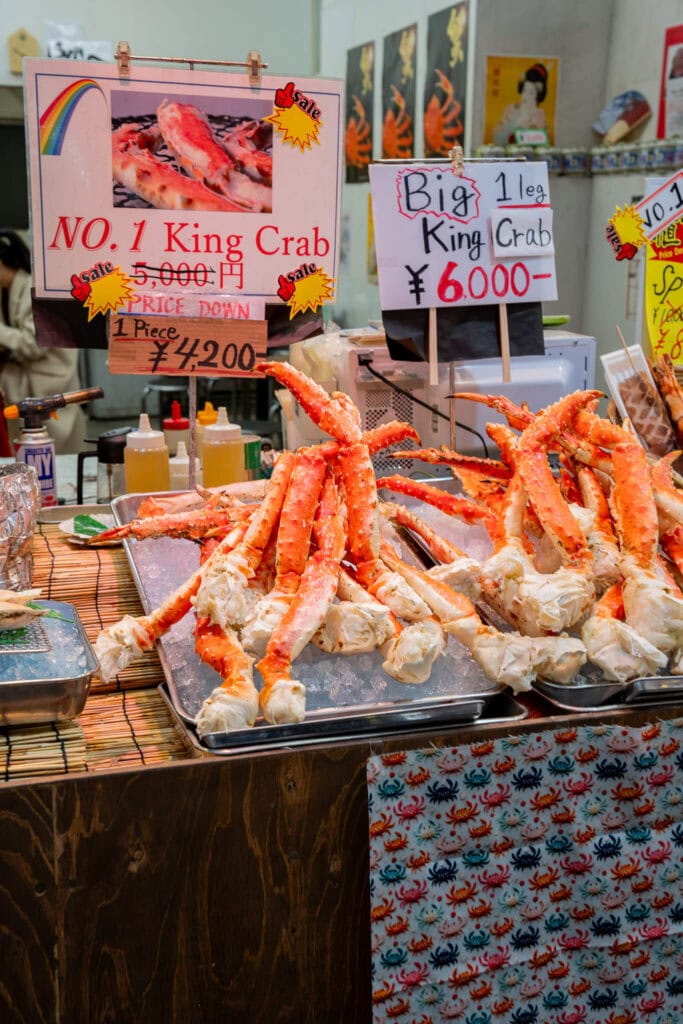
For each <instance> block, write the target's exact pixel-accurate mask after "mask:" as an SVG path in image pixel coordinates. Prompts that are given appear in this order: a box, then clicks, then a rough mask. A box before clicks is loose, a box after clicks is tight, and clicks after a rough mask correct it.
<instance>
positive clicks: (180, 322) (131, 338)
mask: <svg viewBox="0 0 683 1024" xmlns="http://www.w3.org/2000/svg"><path fill="white" fill-rule="evenodd" d="M267 337H268V325H267V322H266V321H265V320H207V319H195V318H192V317H190V318H174V317H166V316H164V317H159V316H128V315H124V316H112V317H111V319H110V321H109V360H108V366H109V372H110V373H133V374H145V376H150V375H153V374H163V375H164V376H183V377H258V376H259V374H257V373H254V367H255V366H256V364H257V363H258V362H259V360H261V359H263V358H264V357H265V355H266V349H267Z"/></svg>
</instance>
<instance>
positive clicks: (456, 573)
mask: <svg viewBox="0 0 683 1024" xmlns="http://www.w3.org/2000/svg"><path fill="white" fill-rule="evenodd" d="M480 574H481V565H480V564H479V562H477V561H476V559H474V558H468V557H467V556H463V557H462V558H456V559H455V561H453V562H445V563H444V564H443V565H433V566H432V567H431V569H428V570H427V575H428V576H431V578H432V579H433V580H439V581H440V582H441V583H447V584H448V586H449V587H452V588H453V590H457V591H458V593H460V594H464V595H465V597H469V599H470V601H477V600H478V599H479V595H480V593H481V584H480V582H479V576H480Z"/></svg>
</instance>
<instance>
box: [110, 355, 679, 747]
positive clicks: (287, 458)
mask: <svg viewBox="0 0 683 1024" xmlns="http://www.w3.org/2000/svg"><path fill="white" fill-rule="evenodd" d="M258 369H259V370H260V371H261V372H263V373H266V374H268V375H270V376H272V377H274V378H275V379H276V380H277V381H278V382H279V383H280V384H281V385H282V386H284V387H286V388H288V389H289V390H290V391H291V392H292V394H293V395H294V397H295V398H296V399H297V401H298V402H299V403H300V405H301V406H302V408H303V409H304V411H305V412H306V413H308V415H309V416H310V417H311V419H312V420H313V421H314V422H315V423H316V424H317V425H318V426H319V427H320V428H321V429H322V430H323V431H324V432H325V433H327V434H328V435H329V436H330V438H331V439H330V440H329V441H325V442H323V443H321V444H318V445H316V446H312V447H307V448H302V449H299V450H298V451H296V452H289V451H285V452H283V453H282V454H281V455H280V456H279V458H278V459H277V461H276V464H275V468H274V471H273V475H272V477H271V479H270V481H269V482H268V487H267V490H266V492H265V496H264V498H263V500H262V501H261V502H260V503H243V502H241V501H238V500H237V499H235V498H231V497H229V496H225V495H222V494H213V495H211V497H210V498H209V499H208V501H207V502H206V504H205V505H204V506H203V507H202V508H200V509H198V510H192V511H188V512H183V513H179V514H171V515H158V514H154V513H158V511H159V509H158V508H156V507H155V501H154V499H149V500H150V502H151V506H150V507H149V509H148V511H149V513H150V514H149V515H148V516H145V515H144V512H145V509H144V506H142V507H141V509H140V514H141V517H140V518H139V519H137V520H135V521H133V522H132V523H129V524H127V525H125V526H122V527H119V528H117V529H115V530H113V531H110V532H109V533H108V534H105V535H100V538H99V539H100V540H101V539H102V537H103V536H104V537H105V538H107V537H113V536H119V537H125V536H130V537H134V538H140V539H144V538H149V537H159V536H169V535H170V536H182V537H189V538H191V539H193V540H197V541H199V542H200V543H201V551H202V555H201V560H200V566H199V568H198V569H197V571H196V572H195V573H194V574H193V575H192V576H191V577H190V578H189V579H188V580H187V581H186V582H185V583H184V584H183V585H182V586H181V587H180V588H179V589H178V590H177V591H175V593H173V594H172V595H171V596H170V597H169V598H168V599H167V600H166V601H165V602H164V603H163V604H162V605H161V606H160V607H159V608H158V609H156V610H155V611H153V612H152V613H150V614H149V615H144V616H140V617H139V618H133V617H131V616H125V617H124V618H123V619H121V620H120V622H118V623H116V624H114V625H112V626H109V627H107V628H106V629H104V630H102V632H101V633H100V635H99V637H98V639H97V642H96V651H97V654H98V656H99V659H100V664H101V670H102V674H103V676H104V677H105V678H112V677H113V676H115V675H116V673H117V672H119V671H121V670H122V669H123V668H125V667H126V666H127V665H129V664H130V663H131V662H132V661H133V660H134V659H135V658H137V657H138V656H140V655H141V654H142V653H143V652H144V651H146V650H148V649H150V648H151V647H153V645H154V643H155V641H156V640H158V639H159V638H160V637H161V636H162V635H163V634H164V633H165V632H166V631H167V630H168V629H169V628H170V627H171V625H173V623H175V622H177V621H178V620H179V619H180V618H182V617H183V616H184V615H186V614H188V613H189V612H190V611H191V610H192V609H194V613H195V616H196V626H195V647H196V651H197V653H198V655H199V657H200V658H201V659H202V660H203V661H204V662H206V663H207V664H209V665H210V666H211V667H213V668H214V669H215V670H216V671H217V672H218V673H219V675H220V677H221V683H220V685H219V686H217V687H216V688H215V689H214V690H213V692H212V693H211V694H210V696H209V697H208V698H207V699H206V700H205V701H204V703H203V705H202V707H201V709H200V711H199V713H198V715H197V719H196V726H197V730H198V732H199V734H200V735H202V736H203V735H207V734H208V733H216V732H229V731H233V730H240V729H244V728H247V727H251V726H253V725H254V723H255V721H256V718H257V715H258V713H259V710H260V713H261V714H262V716H263V718H264V719H265V720H266V722H268V723H279V724H282V723H295V722H300V721H302V720H303V719H304V717H305V708H306V693H305V687H304V685H303V684H302V683H301V682H300V681H299V680H297V679H296V678H294V675H293V668H292V665H293V662H294V661H295V659H296V658H297V656H298V655H299V654H300V653H301V651H302V650H303V649H304V647H305V646H306V645H307V644H308V643H309V642H311V641H312V642H313V643H314V644H316V645H317V646H318V647H319V648H320V649H321V650H322V651H325V652H330V653H347V654H349V653H359V652H367V651H371V650H374V649H376V648H377V649H379V650H380V652H381V654H382V658H383V663H382V668H383V669H384V671H385V672H386V673H387V674H388V675H390V676H392V677H393V678H395V679H397V680H399V681H400V682H404V683H421V682H425V681H426V680H427V679H428V678H429V675H430V672H431V669H432V665H433V663H434V661H435V660H436V658H438V657H439V655H441V654H442V653H443V651H444V650H445V646H446V641H447V637H449V636H451V637H454V638H455V640H456V641H459V642H460V643H461V644H463V645H464V646H465V647H466V648H467V649H468V650H469V652H470V653H471V655H472V657H473V659H474V660H475V662H476V663H477V664H478V665H479V666H480V667H481V668H482V670H483V671H484V672H485V673H486V674H487V676H488V677H489V678H491V679H492V680H494V681H495V682H497V683H499V684H502V685H509V686H511V687H512V688H513V690H515V691H520V690H527V689H529V688H530V686H531V683H532V681H533V680H534V679H535V678H536V677H538V676H540V677H542V678H545V679H548V680H551V681H554V682H557V683H562V684H569V683H571V682H572V681H573V680H574V679H575V677H576V675H577V673H578V672H579V671H580V670H581V668H582V667H583V665H584V664H585V663H586V661H587V660H590V661H591V662H592V663H593V664H595V665H596V666H598V668H599V669H600V670H601V671H602V673H603V675H604V677H605V678H607V679H610V680H617V681H620V682H624V683H625V682H627V681H628V680H630V679H633V678H636V677H638V676H643V675H650V674H653V673H655V672H657V671H659V670H660V669H663V668H664V667H665V666H666V665H667V664H669V666H670V671H671V672H674V673H680V672H683V593H682V592H681V590H680V589H679V584H678V579H679V572H683V492H679V491H678V489H677V488H676V486H675V483H674V478H673V469H672V464H673V461H674V458H675V456H676V454H678V453H672V454H671V455H668V456H666V457H665V458H662V459H659V460H655V461H652V460H651V459H650V458H649V457H648V456H646V454H645V452H644V450H643V448H642V447H641V445H640V444H639V442H638V441H637V440H636V438H635V436H634V435H633V433H632V432H631V431H630V430H629V429H628V425H626V426H625V427H620V426H617V425H615V424H613V423H611V422H609V421H608V420H605V419H603V418H601V417H600V416H599V415H597V413H596V408H597V404H598V401H599V399H600V398H601V397H602V396H601V393H600V392H598V391H583V392H575V393H574V394H571V395H568V396H566V397H565V398H563V399H561V400H560V401H559V402H557V403H555V404H554V405H551V406H548V407H547V408H546V409H543V410H541V411H540V412H538V413H532V412H531V411H530V410H529V409H528V408H526V407H524V406H516V405H514V404H513V403H511V402H510V401H508V400H507V399H504V398H500V397H493V396H482V395H461V396H459V397H461V398H469V399H472V400H474V401H480V402H481V401H483V402H485V403H486V404H488V405H489V406H490V407H492V408H494V409H496V410H497V411H498V412H501V413H503V414H504V416H505V417H506V418H507V421H508V424H509V426H505V425H504V424H503V423H490V424H488V426H487V431H488V433H489V435H490V436H491V438H492V439H493V440H494V441H495V443H496V444H497V446H498V448H499V451H500V454H501V458H500V459H499V460H495V459H478V458H475V457H472V456H464V455H460V454H459V453H457V452H455V451H450V450H448V449H446V448H443V449H439V450H437V449H410V450H405V451H398V452H397V451H393V452H392V455H393V456H396V457H398V458H406V459H418V460H424V461H427V462H431V463H440V464H444V465H447V466H449V467H450V469H451V471H452V473H453V474H454V475H455V476H457V477H458V478H459V480H460V482H461V484H462V490H463V492H464V493H463V494H462V495H452V494H448V493H446V492H445V491H444V490H443V489H442V488H439V487H436V486H433V485H430V484H428V483H424V482H420V481H417V480H414V479H411V478H409V477H405V476H401V475H393V476H389V477H383V478H380V479H376V477H375V472H374V469H373V464H372V458H371V457H372V455H373V454H374V453H376V452H377V451H379V450H380V449H381V448H383V447H386V446H388V445H393V444H396V443H398V442H401V441H405V440H407V439H411V440H413V441H416V442H417V443H419V438H418V437H417V435H416V434H415V431H414V430H413V428H412V427H411V426H410V425H408V424H405V423H397V422H394V423H390V424H386V425H383V426H380V427H377V428H375V429H374V430H369V431H365V432H363V431H362V430H361V425H360V415H359V413H358V410H357V409H356V407H355V406H354V405H353V403H352V402H351V400H350V399H349V397H348V396H347V395H345V394H343V393H340V392H333V393H332V394H328V393H327V392H325V391H324V390H323V389H322V388H321V387H320V386H319V385H318V384H316V383H315V382H313V381H312V380H310V379H309V378H308V377H306V376H305V375H304V374H302V373H301V372H300V371H298V370H296V369H295V368H294V367H292V366H290V365H289V364H288V363H271V362H268V363H262V364H260V365H259V366H258ZM550 452H555V453H557V456H558V458H559V465H560V472H559V477H558V476H556V474H555V472H554V471H553V469H552V468H551V465H550V462H549V459H548V455H549V453H550ZM378 488H382V489H384V490H388V491H391V492H393V493H394V494H403V495H407V496H410V498H411V499H420V500H421V501H423V502H425V503H427V504H429V505H433V506H435V507H436V508H438V509H439V510H441V511H442V512H446V513H447V514H449V515H450V516H454V517H456V518H457V519H459V520H461V521H464V522H465V523H468V524H475V523H476V524H480V525H481V526H483V527H484V528H485V529H486V531H487V532H488V534H489V536H490V538H491V541H492V545H493V552H492V554H491V555H490V556H489V557H487V558H486V559H484V560H483V561H481V562H480V561H477V560H475V559H473V558H471V557H469V556H468V555H466V554H465V553H464V552H463V551H461V550H459V549H458V548H456V547H455V546H454V545H453V544H452V543H450V542H449V541H447V540H446V539H445V538H444V537H443V536H441V535H440V534H439V533H437V531H436V530H435V529H434V528H432V527H431V526H429V525H428V523H427V522H426V521H425V519H424V517H423V516H421V515H419V514H417V513H416V512H415V511H414V506H413V510H411V509H410V508H407V507H405V506H404V505H401V504H398V503H397V502H395V501H386V502H383V501H380V499H379V496H378ZM392 525H393V526H394V527H399V528H403V529H408V530H409V531H412V533H413V534H414V535H416V536H417V537H419V539H420V541H421V542H422V543H423V545H424V546H425V547H426V548H427V549H428V551H429V552H430V554H431V555H432V556H433V559H434V562H435V565H434V566H433V567H432V568H430V569H426V568H424V569H422V568H417V567H415V565H412V564H409V563H408V562H406V561H405V560H404V559H403V558H402V557H401V554H400V553H399V551H400V545H398V546H397V545H394V544H392V543H390V539H391V537H392V533H391V526H392ZM480 601H481V602H483V603H484V604H485V605H486V606H488V607H489V608H491V609H493V610H494V611H495V612H496V613H497V614H498V615H499V616H500V617H501V618H502V619H503V620H505V621H506V622H507V623H508V624H509V627H510V628H509V629H505V630H502V631H501V630H499V629H497V628H496V627H495V626H494V625H493V624H491V622H490V621H488V620H487V619H484V618H482V616H481V614H480V612H479V611H478V609H477V603H478V602H480ZM570 631H571V632H570ZM572 634H573V635H572ZM254 665H255V667H256V668H257V669H258V671H259V672H260V675H261V678H262V680H263V686H262V688H261V690H260V692H259V691H258V690H257V688H256V686H255V683H254Z"/></svg>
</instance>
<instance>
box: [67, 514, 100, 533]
mask: <svg viewBox="0 0 683 1024" xmlns="http://www.w3.org/2000/svg"><path fill="white" fill-rule="evenodd" d="M106 529H107V527H106V526H105V525H104V523H101V522H100V521H99V519H93V517H92V516H82V515H81V516H76V517H75V518H74V533H79V534H81V535H82V536H83V537H96V536H97V534H98V533H103V532H104V531H105V530H106Z"/></svg>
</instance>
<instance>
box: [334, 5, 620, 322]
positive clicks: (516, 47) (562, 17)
mask: <svg viewBox="0 0 683 1024" xmlns="http://www.w3.org/2000/svg"><path fill="white" fill-rule="evenodd" d="M445 6H447V2H444V0H417V2H410V0H394V2H393V3H387V2H380V3H377V4H374V5H370V4H367V3H366V2H365V0H322V15H321V29H322V34H321V63H320V70H321V73H322V74H325V75H332V76H336V77H344V75H345V73H346V51H347V50H348V49H350V48H351V47H354V46H358V45H359V44H361V43H364V42H367V41H369V40H373V39H374V40H375V44H376V53H375V61H376V64H375V153H374V156H375V157H376V158H377V157H379V156H380V149H381V139H380V133H381V116H382V115H381V89H380V88H379V84H380V82H381V68H382V41H383V37H384V36H385V35H388V34H389V33H390V32H393V31H395V30H396V29H399V28H402V27H403V26H404V25H407V24H410V23H411V22H412V21H417V23H418V54H417V68H418V78H417V89H418V95H417V116H416V147H417V148H416V152H417V153H418V154H419V153H420V152H421V149H420V147H421V138H422V136H421V130H422V125H421V120H422V117H421V98H422V97H421V93H422V87H423V81H422V79H423V78H424V69H425V66H426V49H427V18H428V15H429V14H431V13H433V12H434V11H438V10H441V9H443V8H444V7H445ZM613 6H614V0H571V2H569V3H568V2H563V0H552V2H551V0H477V2H476V31H475V39H474V53H475V65H474V101H473V105H472V131H471V147H470V151H473V150H474V149H475V148H476V147H477V146H478V145H480V144H481V142H482V140H483V122H484V94H485V80H486V56H487V55H489V54H491V55H494V54H506V53H507V54H521V55H525V54H529V55H533V56H538V57H541V56H548V57H553V56H557V57H559V59H560V83H559V90H558V99H557V117H556V125H557V144H558V145H560V146H590V145H591V144H592V141H593V135H592V132H591V128H590V125H591V121H592V120H593V119H594V118H595V117H596V116H597V114H598V113H599V112H600V109H601V107H602V105H603V95H604V88H605V75H606V67H607V62H606V54H607V52H608V49H609V35H610V29H611V23H612V11H613ZM550 188H551V200H552V203H553V208H554V211H555V225H556V229H555V230H556V236H557V237H558V239H559V247H558V250H557V256H556V260H557V268H558V284H559V289H558V290H559V298H558V301H557V302H556V303H547V304H546V305H545V308H546V311H547V312H549V313H550V312H562V313H569V314H571V316H572V327H573V328H574V329H575V330H587V326H586V324H585V322H584V318H583V316H582V306H583V284H584V280H583V279H584V267H583V263H584V246H585V239H586V235H587V231H588V217H589V213H590V192H591V184H590V180H589V179H588V178H584V179H576V178H567V177H559V178H558V177H554V176H553V177H552V178H551V182H550ZM368 191H369V186H368V185H345V186H344V194H343V206H342V208H343V211H344V214H345V215H346V217H347V218H348V220H349V223H350V246H349V261H348V264H347V266H346V267H344V268H343V271H342V274H341V275H340V281H339V287H338V291H337V296H338V299H337V305H336V307H335V309H334V310H333V311H332V315H335V316H336V318H337V319H338V320H339V321H340V322H342V323H344V324H347V325H353V326H355V325H359V324H362V323H365V322H366V321H367V320H368V319H372V318H375V317H377V316H378V315H379V298H378V291H377V287H376V286H374V285H368V283H367V280H366V268H365V249H366V239H367V214H366V210H367V194H368Z"/></svg>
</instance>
